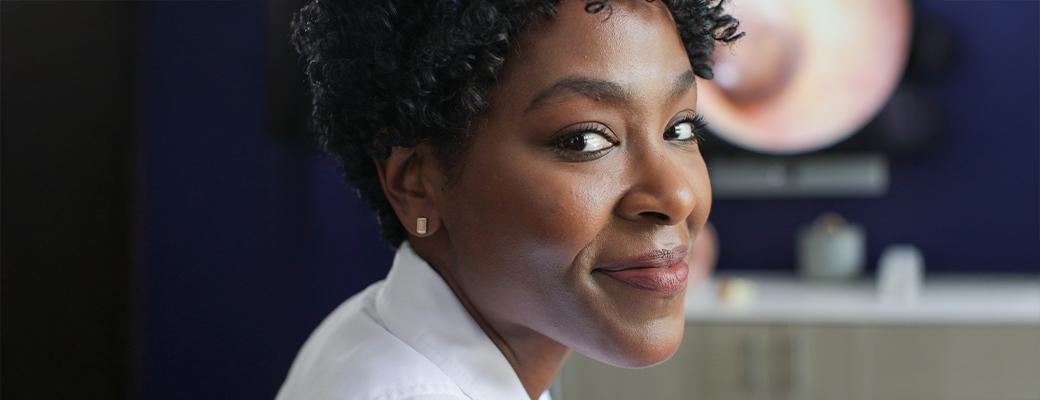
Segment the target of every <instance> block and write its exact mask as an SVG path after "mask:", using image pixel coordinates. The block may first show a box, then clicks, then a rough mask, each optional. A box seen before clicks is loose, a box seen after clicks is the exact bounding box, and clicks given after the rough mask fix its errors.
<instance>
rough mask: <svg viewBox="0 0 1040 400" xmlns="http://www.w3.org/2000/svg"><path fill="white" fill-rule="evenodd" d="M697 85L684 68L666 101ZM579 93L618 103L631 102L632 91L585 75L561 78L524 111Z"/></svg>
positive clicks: (695, 79) (542, 92) (692, 75)
mask: <svg viewBox="0 0 1040 400" xmlns="http://www.w3.org/2000/svg"><path fill="white" fill-rule="evenodd" d="M696 85H697V75H696V74H694V72H693V70H686V72H684V73H682V74H681V75H679V76H678V77H676V79H675V82H674V83H672V90H671V92H670V93H669V94H668V102H669V103H670V102H673V101H675V100H676V99H678V98H679V97H681V96H682V95H684V94H686V93H687V92H689V91H690V89H691V88H693V87H695V86H696ZM571 93H575V94H579V95H582V96H585V97H588V98H590V99H592V100H596V101H605V102H607V103H612V104H619V103H627V102H632V97H633V96H632V93H631V91H630V90H629V89H627V88H625V87H624V86H623V85H621V84H620V83H617V82H612V81H607V80H603V79H597V78H591V77H587V76H572V77H567V78H563V79H561V80H560V81H558V82H556V83H554V84H553V85H552V86H549V87H548V88H546V89H544V90H542V91H541V92H538V95H536V96H535V97H534V100H531V103H530V104H529V105H528V106H527V108H526V109H525V110H524V113H527V112H530V111H533V110H537V109H541V108H545V107H548V106H550V105H552V104H553V103H554V101H553V100H556V99H557V98H559V97H560V96H563V95H566V94H571Z"/></svg>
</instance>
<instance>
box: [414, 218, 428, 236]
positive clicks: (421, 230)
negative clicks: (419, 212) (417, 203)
mask: <svg viewBox="0 0 1040 400" xmlns="http://www.w3.org/2000/svg"><path fill="white" fill-rule="evenodd" d="M415 231H416V232H417V233H418V234H420V235H425V234H426V217H419V219H417V220H415Z"/></svg>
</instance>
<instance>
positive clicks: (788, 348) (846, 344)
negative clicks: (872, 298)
mask: <svg viewBox="0 0 1040 400" xmlns="http://www.w3.org/2000/svg"><path fill="white" fill-rule="evenodd" d="M770 339H771V340H772V342H773V343H772V346H771V348H772V349H773V357H772V366H771V368H770V369H771V375H772V381H773V383H774V385H773V387H774V394H775V395H774V398H778V399H798V400H832V399H842V400H867V399H869V398H870V384H871V382H870V378H869V376H868V374H869V373H870V351H871V346H870V337H869V335H868V331H867V330H866V329H864V328H861V327H848V326H791V327H776V328H774V329H772V330H771V332H770Z"/></svg>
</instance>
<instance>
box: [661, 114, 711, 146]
mask: <svg viewBox="0 0 1040 400" xmlns="http://www.w3.org/2000/svg"><path fill="white" fill-rule="evenodd" d="M704 129H705V123H704V120H702V119H701V117H700V116H697V117H696V118H687V119H684V120H682V121H679V123H677V124H675V125H672V127H671V128H668V130H667V131H665V133H664V138H665V139H668V140H679V141H698V140H700V136H701V132H703V131H704Z"/></svg>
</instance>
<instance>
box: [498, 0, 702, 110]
mask: <svg viewBox="0 0 1040 400" xmlns="http://www.w3.org/2000/svg"><path fill="white" fill-rule="evenodd" d="M611 4H612V9H607V8H604V9H603V10H601V11H600V12H599V13H596V14H589V13H588V12H586V11H585V3H584V2H581V1H566V0H565V1H562V2H560V4H559V6H558V11H559V12H558V15H557V17H556V18H553V19H546V20H544V21H540V22H538V23H537V24H535V25H534V26H533V27H531V28H530V29H529V30H528V31H526V32H524V33H522V34H521V35H520V36H519V37H518V39H517V41H516V43H515V44H514V45H513V46H512V49H511V51H510V52H509V53H507V55H506V60H505V64H504V65H503V67H502V68H501V69H500V70H499V74H498V78H497V79H496V87H495V88H494V92H495V93H493V97H497V98H498V99H499V100H506V101H505V102H508V103H524V100H526V101H528V102H529V101H530V100H532V98H533V97H534V96H535V95H536V94H537V93H538V92H539V91H540V90H541V89H544V88H546V87H549V86H551V85H553V84H554V83H556V82H559V81H561V80H566V79H568V78H574V77H576V76H581V77H588V78H594V79H598V80H603V81H608V82H615V83H617V84H619V85H622V86H624V87H627V88H631V89H634V90H635V91H636V92H640V94H641V95H643V96H644V97H645V96H653V95H662V96H663V95H665V93H663V92H662V93H651V92H654V90H655V89H660V90H661V91H665V90H667V89H670V88H671V87H672V83H673V82H674V81H675V80H676V79H677V78H678V77H680V76H682V75H683V74H684V73H686V72H688V71H689V70H690V62H689V56H688V55H687V54H686V51H685V50H684V48H683V45H682V41H681V39H680V38H679V34H678V31H677V30H676V27H675V21H674V20H673V19H672V16H671V13H670V12H669V11H668V9H667V8H666V6H665V5H664V4H663V2H661V1H655V2H647V1H645V0H635V1H616V0H615V1H612V2H611ZM500 103H501V102H500ZM497 105H504V104H497ZM522 105H523V104H517V105H516V106H517V107H520V106H522ZM512 111H515V110H512Z"/></svg>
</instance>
